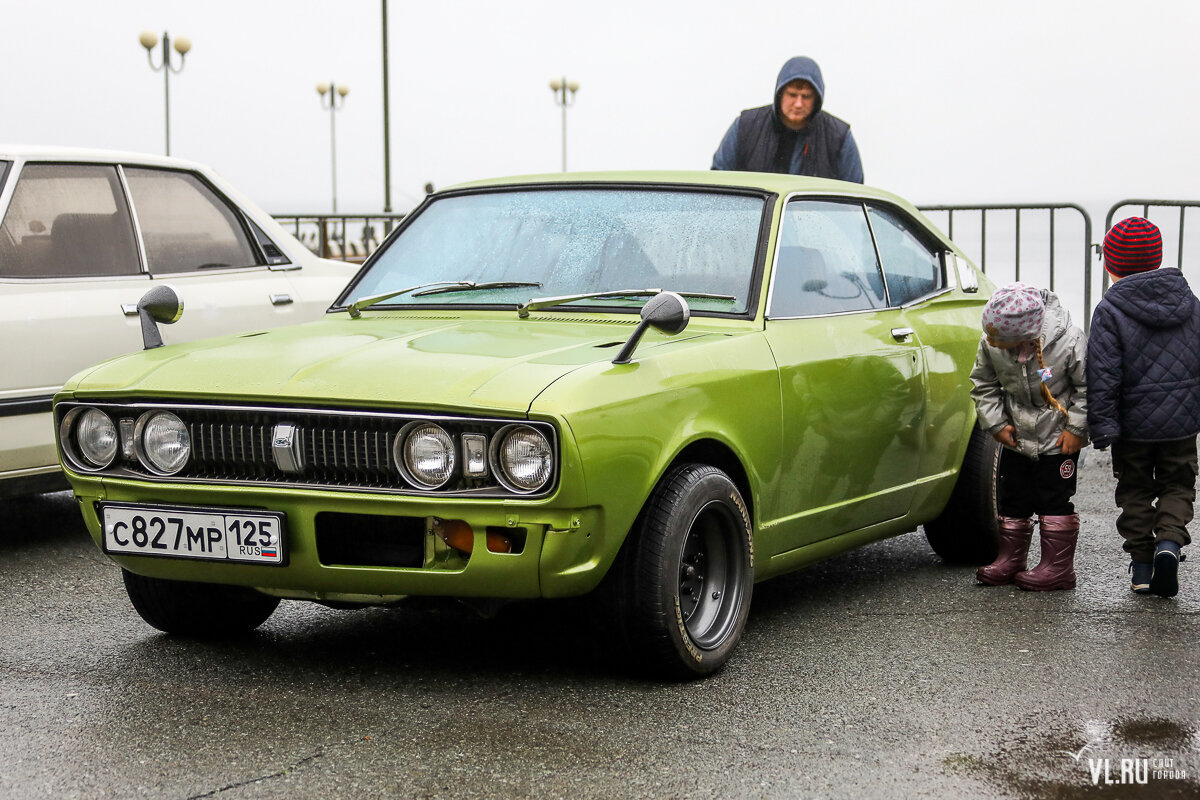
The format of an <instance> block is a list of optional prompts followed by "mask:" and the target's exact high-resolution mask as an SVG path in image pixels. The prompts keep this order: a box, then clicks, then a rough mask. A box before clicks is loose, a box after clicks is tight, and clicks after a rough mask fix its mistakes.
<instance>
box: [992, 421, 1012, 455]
mask: <svg viewBox="0 0 1200 800" xmlns="http://www.w3.org/2000/svg"><path fill="white" fill-rule="evenodd" d="M992 437H993V438H994V439H995V440H996V441H997V442H999V443H1000V444H1003V445H1007V446H1009V447H1011V448H1012V449H1013V450H1016V449H1017V429H1016V428H1015V427H1014V426H1012V425H1005V426H1004V427H1003V428H1001V429H1000V430H998V431H996V432H995V433H993V434H992Z"/></svg>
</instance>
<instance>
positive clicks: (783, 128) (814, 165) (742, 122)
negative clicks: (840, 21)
mask: <svg viewBox="0 0 1200 800" xmlns="http://www.w3.org/2000/svg"><path fill="white" fill-rule="evenodd" d="M824 100H825V80H824V79H823V78H822V77H821V68H820V67H819V66H817V62H815V61H813V60H812V59H811V58H808V57H807V56H796V57H795V58H792V59H789V60H788V62H787V63H786V64H784V65H783V69H781V70H780V71H779V78H778V79H777V80H776V81H775V102H774V103H773V104H772V105H768V106H759V107H758V108H750V109H747V110H745V111H743V112H742V113H741V115H740V116H738V118H737V119H735V120H734V121H733V124H732V125H731V126H729V130H728V131H727V132H726V134H725V138H724V139H722V140H721V145H720V146H719V147H718V148H717V152H716V153H715V154H713V164H712V168H713V169H725V170H742V171H747V172H780V173H785V174H792V175H811V176H815V177H818V178H836V179H837V180H842V181H853V182H854V183H862V182H863V171H862V160H861V159H860V158H859V155H858V145H857V144H856V143H855V142H854V135H853V134H851V133H850V125H849V124H848V123H847V122H845V121H843V120H841V119H838V118H837V117H835V116H833V115H832V114H830V113H829V112H827V111H825V110H823V109H822V106H823V105H824Z"/></svg>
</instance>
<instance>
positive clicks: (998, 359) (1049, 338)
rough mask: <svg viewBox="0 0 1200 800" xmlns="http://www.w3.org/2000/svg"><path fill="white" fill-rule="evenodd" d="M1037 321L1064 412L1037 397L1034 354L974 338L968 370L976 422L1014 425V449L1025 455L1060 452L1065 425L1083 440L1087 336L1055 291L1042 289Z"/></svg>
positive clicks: (995, 428)
mask: <svg viewBox="0 0 1200 800" xmlns="http://www.w3.org/2000/svg"><path fill="white" fill-rule="evenodd" d="M1042 301H1043V302H1044V303H1045V306H1046V313H1045V317H1044V318H1043V320H1042V355H1043V357H1044V358H1045V361H1046V366H1047V367H1049V368H1050V371H1051V378H1050V380H1049V382H1048V383H1047V387H1048V388H1049V389H1050V393H1051V394H1053V395H1054V398H1055V399H1056V400H1058V402H1059V403H1060V404H1061V405H1062V407H1063V408H1065V409H1066V410H1067V416H1066V417H1064V416H1063V415H1062V414H1061V413H1060V412H1059V411H1058V410H1057V409H1056V408H1054V407H1053V406H1051V405H1050V404H1049V403H1048V402H1046V398H1045V397H1043V396H1042V390H1041V386H1040V384H1041V382H1042V379H1041V377H1040V376H1039V375H1038V370H1039V369H1041V365H1040V364H1039V363H1038V358H1037V355H1036V354H1035V355H1032V356H1030V357H1029V359H1028V360H1027V361H1026V362H1025V363H1024V364H1022V363H1020V362H1019V361H1018V360H1017V354H1018V350H1016V349H1014V350H1001V349H999V348H996V347H992V346H991V345H989V344H988V343H987V339H986V337H985V338H982V339H981V340H980V342H979V353H978V355H976V357H975V367H974V369H972V370H971V382H972V383H973V384H974V388H973V389H971V398H972V399H973V400H974V401H975V409H976V411H977V413H978V415H979V427H980V429H982V430H983V431H984V432H985V433H987V434H988V435H992V434H995V433H997V432H999V431H1000V430H1002V429H1003V428H1004V427H1005V426H1006V425H1012V426H1014V427H1015V428H1016V429H1017V433H1016V436H1017V451H1018V452H1019V453H1021V455H1024V456H1028V457H1029V458H1037V457H1038V456H1044V455H1052V454H1053V455H1057V454H1059V453H1061V452H1062V448H1060V447H1058V446H1057V445H1056V444H1055V442H1057V441H1058V437H1059V434H1061V433H1062V432H1063V430H1064V429H1066V430H1068V431H1070V432H1071V433H1073V434H1075V435H1076V436H1078V437H1080V438H1081V439H1083V440H1084V442H1086V441H1087V435H1088V427H1087V378H1086V375H1085V369H1084V359H1085V357H1086V354H1087V338H1086V337H1085V336H1084V335H1083V331H1081V330H1080V329H1079V328H1077V327H1075V326H1074V325H1072V324H1071V316H1070V314H1068V313H1067V310H1066V309H1065V308H1063V307H1062V303H1060V302H1059V300H1058V296H1057V295H1056V294H1054V293H1053V292H1049V291H1047V290H1045V289H1043V290H1042Z"/></svg>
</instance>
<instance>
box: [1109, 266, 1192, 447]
mask: <svg viewBox="0 0 1200 800" xmlns="http://www.w3.org/2000/svg"><path fill="white" fill-rule="evenodd" d="M1089 341H1090V342H1091V343H1092V344H1091V352H1092V356H1091V360H1092V362H1093V363H1091V364H1089V365H1088V370H1087V372H1088V383H1089V384H1090V385H1091V387H1092V399H1093V401H1094V402H1093V404H1092V406H1091V407H1090V409H1089V410H1090V411H1091V414H1090V415H1089V416H1090V417H1091V419H1090V420H1089V425H1090V427H1091V429H1092V434H1093V436H1094V438H1095V440H1096V446H1097V447H1104V446H1107V445H1109V444H1111V443H1112V442H1114V441H1116V440H1118V439H1126V440H1128V441H1135V442H1161V441H1175V440H1178V439H1186V438H1188V437H1189V436H1195V435H1196V434H1197V433H1198V432H1200V302H1197V300H1196V296H1195V295H1194V294H1192V289H1191V287H1190V286H1188V282H1187V280H1186V279H1185V278H1184V277H1183V274H1182V273H1181V272H1180V271H1179V270H1178V269H1174V268H1171V267H1161V268H1159V269H1156V270H1152V271H1150V272H1142V273H1139V274H1135V275H1130V276H1129V277H1127V278H1122V279H1121V280H1119V281H1117V282H1116V283H1114V284H1113V285H1112V286H1110V287H1109V289H1108V291H1107V292H1105V293H1104V299H1103V300H1102V301H1101V302H1100V304H1099V305H1098V306H1096V311H1095V313H1094V314H1092V332H1091V336H1090V338H1089Z"/></svg>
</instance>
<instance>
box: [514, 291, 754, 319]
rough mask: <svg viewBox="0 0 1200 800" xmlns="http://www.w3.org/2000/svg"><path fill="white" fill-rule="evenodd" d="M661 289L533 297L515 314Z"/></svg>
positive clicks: (723, 296)
mask: <svg viewBox="0 0 1200 800" xmlns="http://www.w3.org/2000/svg"><path fill="white" fill-rule="evenodd" d="M662 291H663V290H662V289H616V290H614V291H609V292H588V293H586V294H565V295H562V296H560V297H535V298H533V299H532V300H530V301H529V302H527V303H522V304H521V305H519V306H517V316H519V317H521V318H522V319H524V318H525V317H528V316H529V312H530V311H537V310H538V309H542V308H549V307H550V306H558V305H562V304H564V303H574V302H575V301H576V300H590V299H593V298H607V299H612V298H621V297H653V296H654V295H656V294H662ZM675 294H679V295H683V296H684V297H698V298H701V299H704V300H726V301H728V302H734V301H736V300H737V297H735V296H734V295H731V294H709V293H707V292H676V293H675Z"/></svg>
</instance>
